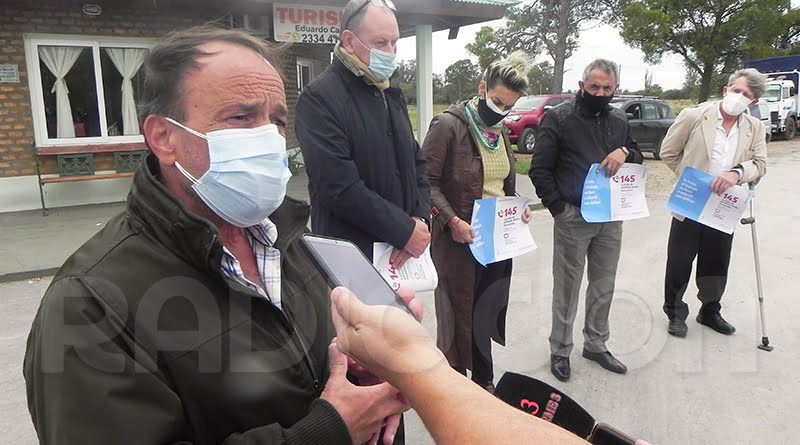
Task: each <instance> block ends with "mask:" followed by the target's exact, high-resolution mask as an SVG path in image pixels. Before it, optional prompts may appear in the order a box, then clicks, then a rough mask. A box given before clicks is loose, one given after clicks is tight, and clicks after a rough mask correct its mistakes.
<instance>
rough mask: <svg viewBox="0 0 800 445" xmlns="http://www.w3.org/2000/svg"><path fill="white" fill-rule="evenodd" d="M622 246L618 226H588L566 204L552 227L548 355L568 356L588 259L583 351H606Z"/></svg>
mask: <svg viewBox="0 0 800 445" xmlns="http://www.w3.org/2000/svg"><path fill="white" fill-rule="evenodd" d="M621 246H622V222H610V223H587V222H586V221H584V220H583V217H582V216H581V213H580V208H578V207H575V206H573V205H567V206H566V208H565V209H564V211H563V212H562V213H560V214H558V215H557V216H556V217H555V220H554V224H553V325H552V329H551V331H550V352H551V353H552V354H554V355H559V356H563V357H569V354H570V352H572V325H573V323H574V321H575V315H576V313H577V310H578V299H579V292H580V288H581V281H582V280H583V268H584V265H586V260H587V258H588V260H589V265H588V267H587V276H588V278H589V285H588V288H587V289H586V302H585V306H586V321H585V323H584V327H583V339H584V342H583V348H584V349H585V350H587V351H590V352H604V351H607V349H606V341H607V340H608V337H609V329H608V313H609V310H610V309H611V298H612V296H613V295H614V280H615V278H616V275H617V263H618V262H619V254H620V249H621Z"/></svg>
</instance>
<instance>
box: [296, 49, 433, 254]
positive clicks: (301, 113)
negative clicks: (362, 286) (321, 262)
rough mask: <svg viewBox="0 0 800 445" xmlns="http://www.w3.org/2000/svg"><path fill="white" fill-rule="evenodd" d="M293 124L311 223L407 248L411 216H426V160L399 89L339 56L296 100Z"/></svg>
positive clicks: (361, 242)
mask: <svg viewBox="0 0 800 445" xmlns="http://www.w3.org/2000/svg"><path fill="white" fill-rule="evenodd" d="M295 119H296V122H295V130H296V133H297V140H298V141H299V143H300V148H301V150H302V152H303V158H304V161H305V164H306V171H307V173H308V180H309V184H308V190H309V194H310V196H311V230H312V231H313V232H315V233H318V234H322V235H327V236H333V237H337V238H345V239H349V240H351V241H353V242H354V243H355V244H357V245H358V247H359V248H360V249H361V250H362V251H363V252H364V253H365V254H366V255H367V256H368V257H370V258H372V243H373V242H375V241H385V242H388V243H389V244H391V245H392V246H394V247H396V248H400V249H402V248H403V247H405V245H406V243H407V242H408V240H409V239H410V238H411V233H412V231H413V230H414V221H413V220H412V219H411V217H412V216H418V217H421V218H424V219H425V220H426V221H428V220H429V218H430V191H429V186H428V179H427V177H426V175H425V160H424V158H423V156H422V151H421V150H420V147H419V144H418V143H417V142H416V140H415V139H414V134H413V132H412V129H411V121H410V120H409V118H408V110H407V108H406V105H405V98H404V97H403V93H402V91H401V90H400V89H399V88H393V87H390V88H388V89H386V90H385V91H384V92H383V93H381V91H380V90H378V89H377V88H376V87H375V86H373V85H369V84H367V83H366V82H365V81H364V79H363V78H361V77H358V76H356V75H355V74H353V72H352V71H350V70H349V69H348V68H347V67H346V66H345V65H344V64H343V63H342V62H341V61H340V60H339V59H338V58H336V57H334V59H333V63H332V64H331V65H330V66H329V67H328V68H327V69H326V70H325V71H324V72H322V74H320V75H319V77H317V78H316V79H314V81H312V82H311V83H310V84H309V85H308V86H307V87H306V88H304V89H303V93H302V94H301V95H300V98H299V100H298V102H297V109H296V118H295Z"/></svg>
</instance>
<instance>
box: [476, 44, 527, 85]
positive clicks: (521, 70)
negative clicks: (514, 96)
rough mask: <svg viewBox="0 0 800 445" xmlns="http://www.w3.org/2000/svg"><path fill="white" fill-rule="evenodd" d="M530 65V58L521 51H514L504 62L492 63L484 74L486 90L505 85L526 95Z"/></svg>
mask: <svg viewBox="0 0 800 445" xmlns="http://www.w3.org/2000/svg"><path fill="white" fill-rule="evenodd" d="M530 65H531V61H530V58H528V55H527V54H525V52H524V51H521V50H519V51H514V52H513V53H511V54H509V55H508V57H506V58H505V59H503V60H500V61H497V62H492V63H490V64H489V66H488V67H486V71H485V72H484V73H483V80H484V81H485V82H486V89H487V90H490V89H492V88H494V87H496V86H497V85H498V84H503V86H505V87H506V88H508V89H509V90H511V91H514V92H516V93H520V94H525V89H526V88H528V71H530Z"/></svg>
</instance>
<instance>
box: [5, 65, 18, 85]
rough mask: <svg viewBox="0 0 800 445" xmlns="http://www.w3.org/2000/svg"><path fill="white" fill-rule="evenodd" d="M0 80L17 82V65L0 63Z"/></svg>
mask: <svg viewBox="0 0 800 445" xmlns="http://www.w3.org/2000/svg"><path fill="white" fill-rule="evenodd" d="M0 82H2V83H19V66H18V65H0Z"/></svg>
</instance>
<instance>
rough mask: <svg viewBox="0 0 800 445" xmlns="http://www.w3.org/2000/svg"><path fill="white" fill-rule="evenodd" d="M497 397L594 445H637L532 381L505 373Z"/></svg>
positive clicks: (495, 393) (562, 394) (572, 401)
mask: <svg viewBox="0 0 800 445" xmlns="http://www.w3.org/2000/svg"><path fill="white" fill-rule="evenodd" d="M494 395H495V396H497V397H498V398H499V399H500V400H502V401H504V402H506V403H508V404H509V405H511V406H514V407H516V408H518V409H520V410H522V411H525V412H526V413H528V414H531V415H534V416H536V417H539V418H541V419H543V420H545V421H548V422H551V423H554V424H556V425H558V426H560V427H561V428H564V429H565V430H567V431H570V432H572V433H574V434H576V435H578V436H580V437H581V438H583V439H586V440H588V441H589V442H590V443H593V444H595V445H634V442H635V440H634V439H633V438H631V437H629V436H628V435H626V434H625V433H623V432H621V431H619V430H616V429H615V428H613V427H611V426H609V425H607V424H605V423H599V424H598V423H596V422H595V420H594V417H592V415H591V414H589V412H588V411H586V410H585V409H584V408H583V407H582V406H581V405H580V404H579V403H578V402H576V401H574V400H572V398H571V397H569V396H568V395H566V394H564V393H563V392H561V391H560V390H558V389H556V388H554V387H552V386H550V385H548V384H547V383H545V382H542V381H540V380H537V379H535V378H533V377H528V376H525V375H522V374H517V373H513V372H506V373H505V374H503V376H502V377H501V378H500V381H499V382H497V386H496V387H495V392H494Z"/></svg>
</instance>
